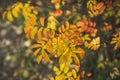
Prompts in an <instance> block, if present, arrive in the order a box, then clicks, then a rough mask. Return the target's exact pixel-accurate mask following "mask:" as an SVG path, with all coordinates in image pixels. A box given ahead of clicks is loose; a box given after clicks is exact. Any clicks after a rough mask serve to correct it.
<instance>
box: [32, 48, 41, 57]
mask: <svg viewBox="0 0 120 80" xmlns="http://www.w3.org/2000/svg"><path fill="white" fill-rule="evenodd" d="M40 49H41V48H38V49H37V50H35V51H34V53H33V54H34V56H37V54H38V53H39V51H40Z"/></svg>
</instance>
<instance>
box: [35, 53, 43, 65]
mask: <svg viewBox="0 0 120 80" xmlns="http://www.w3.org/2000/svg"><path fill="white" fill-rule="evenodd" d="M41 60H42V55H38V56H37V58H36V62H37V63H38V64H39V63H40V61H41Z"/></svg>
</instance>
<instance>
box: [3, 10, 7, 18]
mask: <svg viewBox="0 0 120 80" xmlns="http://www.w3.org/2000/svg"><path fill="white" fill-rule="evenodd" d="M6 14H7V11H5V12H3V14H2V19H3V20H4V19H5V16H6Z"/></svg>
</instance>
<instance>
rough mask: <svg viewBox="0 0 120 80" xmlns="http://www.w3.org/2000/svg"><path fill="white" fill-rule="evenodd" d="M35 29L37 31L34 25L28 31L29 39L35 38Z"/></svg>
mask: <svg viewBox="0 0 120 80" xmlns="http://www.w3.org/2000/svg"><path fill="white" fill-rule="evenodd" d="M36 31H37V27H34V28H33V29H32V31H31V33H30V37H31V39H34V38H35V34H36Z"/></svg>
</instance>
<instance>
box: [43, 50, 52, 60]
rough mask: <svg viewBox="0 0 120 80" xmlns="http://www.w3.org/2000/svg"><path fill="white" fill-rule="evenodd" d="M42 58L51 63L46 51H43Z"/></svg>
mask: <svg viewBox="0 0 120 80" xmlns="http://www.w3.org/2000/svg"><path fill="white" fill-rule="evenodd" d="M42 56H43V58H44V60H45V61H46V62H50V58H49V56H48V54H47V53H46V51H45V50H44V49H42Z"/></svg>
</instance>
